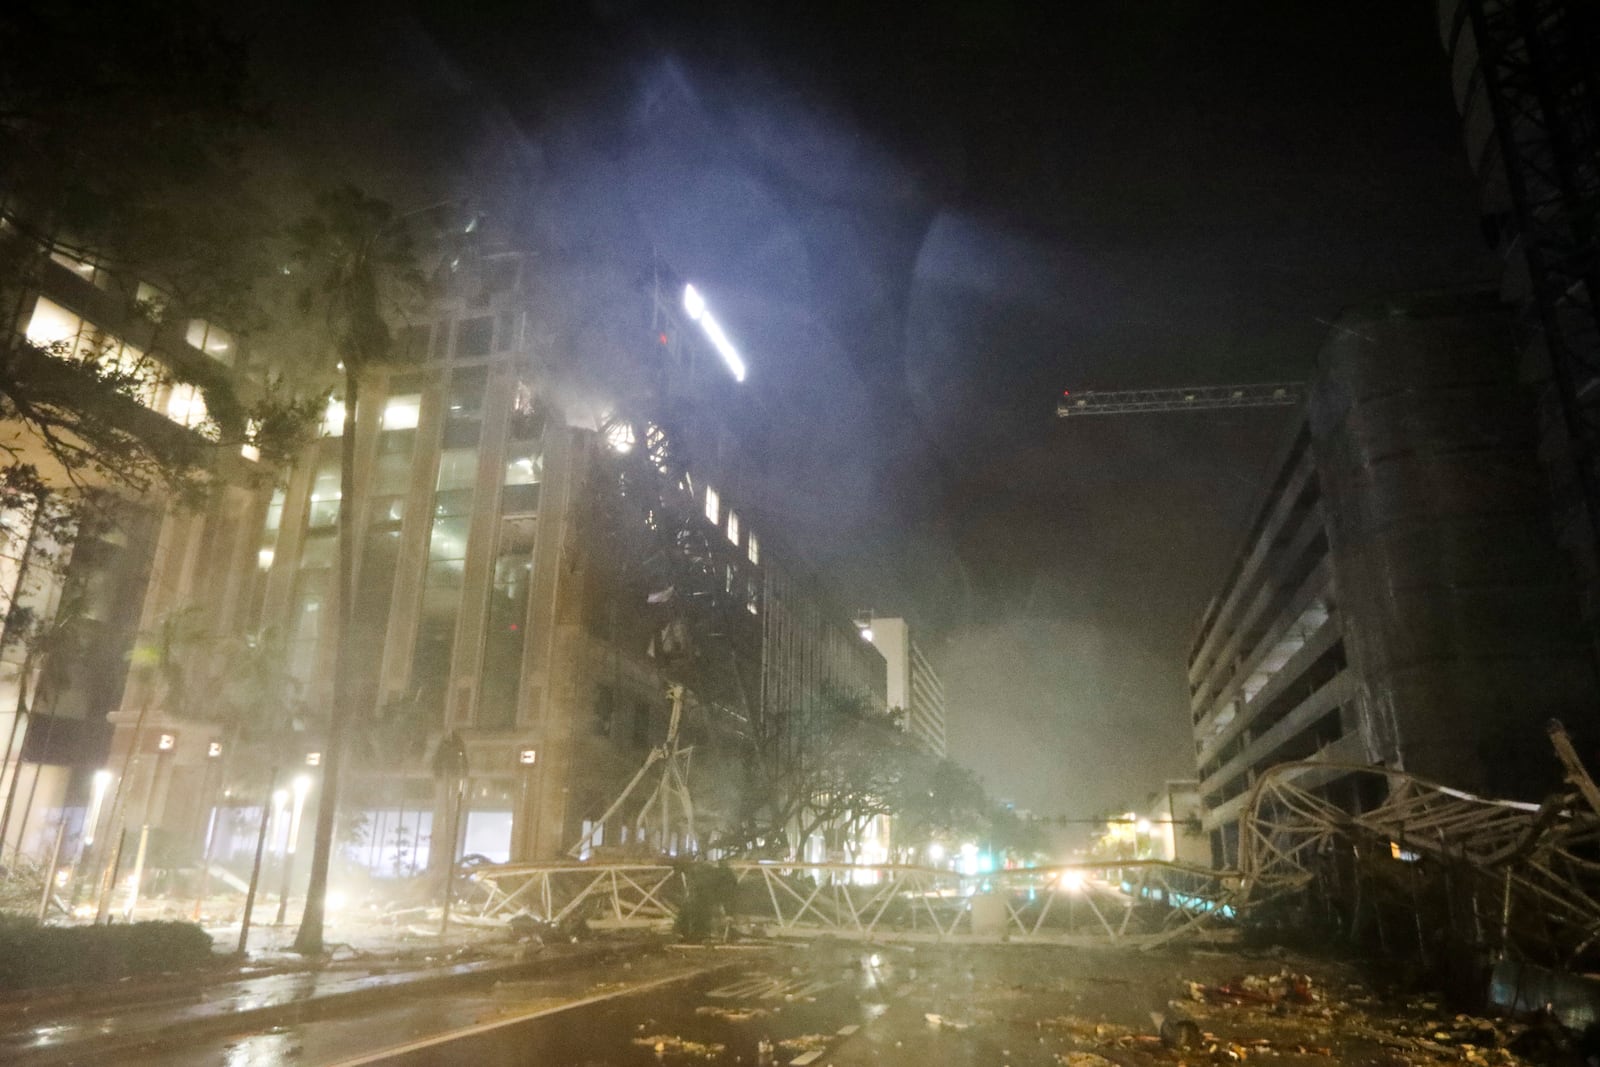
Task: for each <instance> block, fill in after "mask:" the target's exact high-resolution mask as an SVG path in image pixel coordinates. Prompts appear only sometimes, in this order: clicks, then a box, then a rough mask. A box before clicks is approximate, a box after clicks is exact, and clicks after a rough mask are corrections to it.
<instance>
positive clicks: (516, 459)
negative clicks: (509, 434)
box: [500, 441, 544, 515]
mask: <svg viewBox="0 0 1600 1067" xmlns="http://www.w3.org/2000/svg"><path fill="white" fill-rule="evenodd" d="M543 480H544V453H542V452H540V451H539V446H538V444H537V442H533V441H527V442H521V443H518V442H513V443H512V445H511V449H510V451H509V452H508V453H507V454H506V472H505V483H504V484H505V489H504V490H503V491H502V492H501V495H500V511H501V513H502V514H505V515H518V514H532V513H533V512H536V511H538V510H539V483H540V482H541V481H543Z"/></svg>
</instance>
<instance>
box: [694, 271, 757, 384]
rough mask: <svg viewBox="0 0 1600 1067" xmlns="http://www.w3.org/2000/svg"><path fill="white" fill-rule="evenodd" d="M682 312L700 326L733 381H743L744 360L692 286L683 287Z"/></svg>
mask: <svg viewBox="0 0 1600 1067" xmlns="http://www.w3.org/2000/svg"><path fill="white" fill-rule="evenodd" d="M683 310H685V311H687V312H688V313H689V317H690V318H691V319H693V320H694V321H695V322H698V323H699V324H700V329H702V330H704V331H705V335H706V338H707V340H709V341H710V342H711V347H713V348H715V349H716V350H717V354H718V355H719V356H721V357H722V362H724V363H726V364H727V365H728V370H729V371H731V372H732V373H733V380H734V381H736V382H742V381H744V360H743V359H741V358H739V352H738V349H736V348H734V347H733V342H732V341H730V340H728V335H727V334H725V333H723V332H722V327H721V326H719V325H718V324H717V320H716V319H714V318H712V317H711V312H710V311H709V310H707V308H706V298H705V297H703V296H701V295H700V290H698V289H696V288H695V287H694V286H693V285H685V286H684V287H683Z"/></svg>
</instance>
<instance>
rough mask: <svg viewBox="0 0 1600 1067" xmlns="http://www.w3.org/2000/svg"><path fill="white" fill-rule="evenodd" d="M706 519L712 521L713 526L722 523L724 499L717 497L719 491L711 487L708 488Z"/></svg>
mask: <svg viewBox="0 0 1600 1067" xmlns="http://www.w3.org/2000/svg"><path fill="white" fill-rule="evenodd" d="M706 518H708V519H710V520H711V522H712V524H713V525H716V524H718V523H720V522H721V521H722V498H721V497H719V496H717V491H716V490H715V489H713V488H711V487H710V486H709V485H708V486H706Z"/></svg>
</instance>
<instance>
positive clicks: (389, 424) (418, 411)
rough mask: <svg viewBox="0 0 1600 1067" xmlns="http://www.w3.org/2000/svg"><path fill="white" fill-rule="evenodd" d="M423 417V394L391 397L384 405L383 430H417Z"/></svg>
mask: <svg viewBox="0 0 1600 1067" xmlns="http://www.w3.org/2000/svg"><path fill="white" fill-rule="evenodd" d="M421 415H422V394H421V393H406V394H405V395H403V396H391V397H390V398H389V399H388V400H387V401H385V402H384V405H383V428H384V430H385V431H388V430H415V429H416V428H417V420H418V419H419V418H420V417H421Z"/></svg>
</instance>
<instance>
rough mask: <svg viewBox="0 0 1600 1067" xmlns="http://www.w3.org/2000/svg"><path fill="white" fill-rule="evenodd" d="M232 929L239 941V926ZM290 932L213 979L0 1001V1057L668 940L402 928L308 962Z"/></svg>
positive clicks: (97, 1045) (433, 985) (41, 1057)
mask: <svg viewBox="0 0 1600 1067" xmlns="http://www.w3.org/2000/svg"><path fill="white" fill-rule="evenodd" d="M208 932H210V933H211V934H212V936H213V937H214V938H215V939H216V940H217V941H218V943H219V945H228V944H232V941H231V940H230V939H229V938H228V933H229V930H228V928H216V929H212V930H209V931H208ZM231 933H232V935H233V937H234V938H235V939H236V938H237V936H238V927H237V926H235V927H233V928H232V930H231ZM293 934H294V930H293V928H292V927H288V928H284V929H281V930H279V929H274V928H270V927H269V928H266V929H259V930H255V931H252V934H251V937H252V941H253V942H254V943H256V944H257V945H259V946H260V951H259V952H252V953H251V958H250V960H249V962H248V963H246V964H244V965H243V966H235V967H230V968H224V969H219V970H218V971H215V972H211V973H209V974H206V975H201V976H191V977H185V978H181V979H175V980H170V981H155V982H122V983H119V984H118V985H116V986H114V987H110V988H107V987H82V988H76V989H72V990H63V991H59V992H50V993H45V994H40V995H38V996H34V997H17V998H12V999H10V1000H7V1001H4V1002H0V1062H6V1063H10V1062H27V1063H36V1064H46V1063H53V1062H58V1061H62V1060H65V1059H68V1058H74V1057H83V1056H85V1055H87V1054H88V1053H89V1052H90V1051H96V1052H99V1051H105V1050H109V1049H111V1048H114V1047H117V1046H121V1045H125V1044H129V1043H138V1042H140V1041H142V1040H145V1039H147V1038H149V1037H150V1036H151V1035H152V1034H154V1033H156V1032H157V1031H166V1030H171V1029H179V1028H181V1029H183V1030H185V1031H187V1032H190V1033H194V1034H196V1035H200V1034H218V1033H235V1032H240V1031H252V1030H263V1029H267V1028H270V1027H274V1026H285V1025H291V1024H293V1023H295V1022H299V1021H301V1020H304V1019H309V1018H314V1017H317V1016H321V1015H326V1014H331V1013H334V1012H339V1011H348V1010H351V1009H354V1008H359V1007H362V1006H365V1005H367V1004H370V1003H374V1002H377V1001H380V1000H384V999H387V998H391V997H393V996H395V995H396V994H398V993H402V992H404V993H409V994H415V993H418V992H425V991H429V990H437V989H442V988H444V987H446V986H451V987H459V986H461V985H471V984H474V983H480V982H481V983H492V982H495V981H505V980H511V979H521V978H534V977H542V976H545V975H550V974H556V973H559V972H561V971H564V970H569V969H576V968H578V967H582V966H586V965H589V964H595V963H601V962H604V961H606V960H608V959H614V958H621V957H626V956H634V955H637V954H639V953H642V952H648V951H652V950H654V949H658V948H659V946H660V940H659V939H657V938H654V937H648V936H643V937H641V936H631V937H620V936H613V937H596V938H594V939H592V940H585V941H582V942H577V943H570V942H569V943H559V944H551V945H545V946H542V947H541V946H540V945H538V943H537V942H534V943H522V942H518V941H515V940H512V939H511V938H510V936H509V934H508V932H507V931H504V930H495V931H484V930H479V929H454V930H452V932H451V934H450V935H449V936H448V937H447V938H444V939H440V938H437V937H435V938H433V939H431V943H429V942H427V941H425V940H424V939H422V938H419V937H416V936H405V935H397V936H395V937H392V938H379V937H362V938H360V939H359V942H360V944H358V945H356V946H349V947H345V946H340V947H339V948H338V949H337V950H336V951H335V954H334V955H333V957H332V958H331V959H323V960H320V961H308V960H306V959H304V958H303V957H300V956H296V955H294V954H292V953H288V952H286V951H284V948H283V947H281V946H287V943H288V942H289V941H290V940H291V939H292V937H293ZM258 935H259V940H258V939H257V938H258ZM363 945H364V946H366V947H362V946H363Z"/></svg>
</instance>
